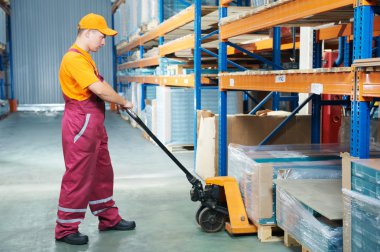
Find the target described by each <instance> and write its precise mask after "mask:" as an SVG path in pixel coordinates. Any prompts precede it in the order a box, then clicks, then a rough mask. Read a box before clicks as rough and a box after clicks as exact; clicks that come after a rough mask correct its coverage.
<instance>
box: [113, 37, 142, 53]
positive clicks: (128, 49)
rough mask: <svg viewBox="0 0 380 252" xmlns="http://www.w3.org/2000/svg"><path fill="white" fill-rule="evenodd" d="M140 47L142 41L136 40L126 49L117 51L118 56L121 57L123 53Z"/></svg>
mask: <svg viewBox="0 0 380 252" xmlns="http://www.w3.org/2000/svg"><path fill="white" fill-rule="evenodd" d="M139 45H140V39H135V40H133V41H132V42H131V43H129V44H127V45H126V46H125V47H123V48H121V49H119V50H117V55H121V54H123V53H126V52H129V51H130V50H132V49H133V48H136V47H138V46H139Z"/></svg>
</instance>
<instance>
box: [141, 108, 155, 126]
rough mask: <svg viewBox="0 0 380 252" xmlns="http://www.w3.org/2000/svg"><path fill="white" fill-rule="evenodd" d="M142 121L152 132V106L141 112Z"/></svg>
mask: <svg viewBox="0 0 380 252" xmlns="http://www.w3.org/2000/svg"><path fill="white" fill-rule="evenodd" d="M141 120H142V121H143V122H144V123H145V125H146V126H147V127H148V128H149V129H150V130H152V105H146V106H145V108H144V110H143V111H141Z"/></svg>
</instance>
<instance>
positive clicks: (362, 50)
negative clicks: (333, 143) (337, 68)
mask: <svg viewBox="0 0 380 252" xmlns="http://www.w3.org/2000/svg"><path fill="white" fill-rule="evenodd" d="M374 14H375V11H374V6H368V5H362V6H355V7H354V48H353V51H354V53H353V58H354V60H356V59H366V58H372V46H369V45H372V40H373V22H374ZM355 81H356V80H355ZM369 125H370V102H368V101H360V100H358V98H357V95H356V88H355V90H354V99H353V101H352V102H351V141H350V147H351V149H350V154H351V156H353V157H359V158H369V148H370V126H369Z"/></svg>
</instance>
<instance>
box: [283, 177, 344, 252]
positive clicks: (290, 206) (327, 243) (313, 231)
mask: <svg viewBox="0 0 380 252" xmlns="http://www.w3.org/2000/svg"><path fill="white" fill-rule="evenodd" d="M280 182H286V183H287V184H288V185H289V184H297V183H298V182H302V183H303V185H307V184H308V183H309V184H319V185H320V187H319V188H321V187H323V188H327V186H325V185H330V184H332V185H333V186H334V195H336V197H334V198H336V200H337V201H335V202H333V204H335V205H336V206H335V207H336V208H342V209H341V210H339V211H340V212H339V213H338V215H340V217H339V218H342V217H341V215H343V206H340V204H339V203H340V202H342V193H341V183H342V182H341V180H333V179H319V180H310V179H306V180H293V181H292V179H291V178H290V179H287V178H286V177H285V178H284V180H281V179H280V180H279V179H278V180H277V186H276V207H277V210H276V214H277V215H276V217H277V225H278V226H279V227H281V228H282V229H283V230H284V231H285V232H286V233H287V234H288V235H290V236H291V237H292V238H294V239H295V240H296V241H298V242H299V243H301V244H302V246H303V247H304V248H306V249H307V251H313V252H326V251H328V252H330V251H331V252H333V251H334V252H335V251H343V228H342V224H341V221H340V220H339V218H333V219H329V218H327V217H325V216H324V215H322V214H320V213H318V212H316V211H314V210H313V208H310V207H308V205H306V204H304V203H303V202H301V201H300V200H298V199H297V198H296V197H294V196H293V195H292V194H291V193H289V192H288V190H286V187H285V186H283V183H280ZM298 184H299V183H298ZM321 185H322V186H321ZM328 187H330V186H328ZM304 188H305V187H304ZM323 188H322V189H323ZM326 191H327V190H326ZM301 193H302V192H301ZM317 194H318V192H316V193H315V194H314V195H315V197H318V195H317ZM322 201H323V199H322ZM338 205H339V206H338Z"/></svg>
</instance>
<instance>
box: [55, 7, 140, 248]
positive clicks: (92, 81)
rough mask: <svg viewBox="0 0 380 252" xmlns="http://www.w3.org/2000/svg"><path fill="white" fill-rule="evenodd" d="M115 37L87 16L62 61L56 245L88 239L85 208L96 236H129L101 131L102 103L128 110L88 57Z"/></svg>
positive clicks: (100, 21)
mask: <svg viewBox="0 0 380 252" xmlns="http://www.w3.org/2000/svg"><path fill="white" fill-rule="evenodd" d="M116 34H117V31H115V30H112V29H110V28H108V26H107V23H106V21H105V19H104V18H103V17H102V16H100V15H96V14H93V13H90V14H88V15H86V16H84V17H83V18H82V19H81V20H80V22H79V25H78V36H77V39H76V41H75V43H74V45H73V46H72V47H71V48H70V49H69V50H68V52H67V53H66V54H65V55H64V56H63V59H62V63H61V67H60V70H59V80H60V83H61V88H62V92H63V96H64V100H65V111H64V114H63V118H62V147H63V155H64V159H65V165H66V172H65V174H64V175H63V179H62V185H61V193H60V197H59V205H58V213H57V215H58V218H57V224H56V228H55V238H56V240H57V241H62V242H66V243H69V244H75V245H82V244H86V243H88V236H86V235H83V234H81V233H79V231H78V226H79V224H80V222H81V221H82V220H83V219H84V216H85V213H86V210H87V206H88V205H90V210H91V212H92V214H94V215H95V216H97V217H98V219H99V230H101V231H104V230H132V229H134V228H135V227H136V224H135V222H134V221H126V220H124V219H122V218H121V217H120V215H119V211H118V208H117V207H116V205H115V201H114V200H113V199H112V197H113V170H112V164H111V159H110V156H109V153H108V145H107V142H108V137H107V133H106V130H105V128H104V111H105V105H104V101H106V102H112V103H115V104H118V105H119V106H120V107H121V108H122V109H127V108H132V107H133V105H132V103H131V102H129V101H127V100H125V99H124V98H123V97H121V96H119V95H118V94H117V93H116V92H115V91H114V90H113V88H112V87H111V86H110V85H109V84H108V83H107V82H105V81H104V80H103V77H102V76H101V75H100V74H99V72H98V69H97V67H96V64H95V62H94V61H93V59H92V58H91V55H90V54H89V52H97V51H98V50H99V49H100V48H101V47H102V46H104V45H105V37H106V36H115V35H116Z"/></svg>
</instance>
